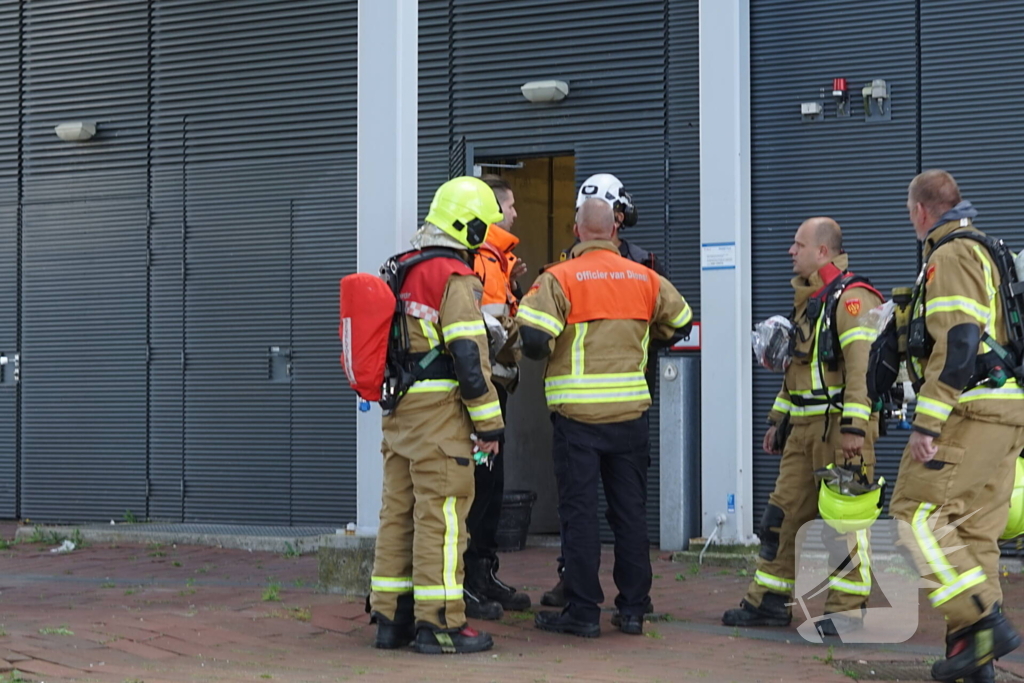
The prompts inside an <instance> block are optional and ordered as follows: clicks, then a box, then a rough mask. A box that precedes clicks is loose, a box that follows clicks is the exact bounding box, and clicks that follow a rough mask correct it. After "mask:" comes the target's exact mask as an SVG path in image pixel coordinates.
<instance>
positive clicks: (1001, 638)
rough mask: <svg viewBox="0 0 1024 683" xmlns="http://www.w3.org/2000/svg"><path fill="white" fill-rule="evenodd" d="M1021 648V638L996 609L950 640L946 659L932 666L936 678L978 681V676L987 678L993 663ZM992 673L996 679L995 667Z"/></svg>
mask: <svg viewBox="0 0 1024 683" xmlns="http://www.w3.org/2000/svg"><path fill="white" fill-rule="evenodd" d="M1018 647H1020V635H1018V633H1017V631H1016V630H1014V628H1013V626H1012V625H1011V624H1010V622H1009V621H1007V620H1006V617H1005V616H1003V613H1002V611H1001V610H1000V608H999V605H996V607H995V611H993V612H992V614H989V615H988V616H987V617H982V618H981V620H980V621H978V622H977V623H974V624H972V625H970V626H968V627H967V628H965V629H962V630H960V631H957V632H956V633H951V634H950V635H949V636H947V637H946V658H945V659H943V660H940V661H938V662H935V664H933V665H932V678H934V679H935V680H937V681H950V682H952V681H955V680H957V679H958V678H962V679H964V680H970V681H974V680H975V676H976V675H977V674H979V673H980V674H981V675H982V676H985V675H986V673H985V672H984V669H985V668H986V667H988V666H989V665H991V664H992V663H993V660H995V659H999V658H1000V657H1002V656H1004V655H1006V654H1009V653H1010V652H1013V651H1014V650H1016V649H1017V648H1018ZM992 673H993V676H994V674H995V669H994V667H993V671H992ZM980 680H982V681H984V680H985V679H984V678H981V679H980Z"/></svg>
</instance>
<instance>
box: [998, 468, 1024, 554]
mask: <svg viewBox="0 0 1024 683" xmlns="http://www.w3.org/2000/svg"><path fill="white" fill-rule="evenodd" d="M1021 534H1024V458H1017V473H1016V474H1015V475H1014V477H1013V493H1012V494H1010V517H1009V519H1007V520H1006V529H1005V530H1004V531H1003V533H1001V534H1000V535H999V538H1001V539H1002V540H1004V541H1006V540H1008V539H1011V538H1017V537H1018V536H1020V535H1021Z"/></svg>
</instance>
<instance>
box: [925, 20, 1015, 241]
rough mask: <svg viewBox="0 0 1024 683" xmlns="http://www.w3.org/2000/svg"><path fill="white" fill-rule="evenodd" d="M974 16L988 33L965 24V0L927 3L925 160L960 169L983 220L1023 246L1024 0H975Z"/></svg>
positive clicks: (987, 227)
mask: <svg viewBox="0 0 1024 683" xmlns="http://www.w3.org/2000/svg"><path fill="white" fill-rule="evenodd" d="M970 16H971V27H972V30H971V31H970V33H971V34H972V35H974V36H978V35H984V36H985V39H984V40H977V39H976V38H975V40H970V39H969V38H968V35H967V33H966V32H965V31H964V26H963V17H964V3H963V2H962V0H960V1H958V2H951V1H950V0H929V1H928V2H922V3H921V105H922V122H921V156H922V168H924V169H929V168H942V169H946V170H948V171H949V172H950V173H952V174H953V175H954V177H956V179H957V182H958V183H959V185H960V190H961V193H962V195H963V197H964V198H965V199H968V200H970V201H971V202H973V203H974V206H975V207H976V208H977V209H978V211H979V216H978V227H980V228H981V229H983V230H985V231H987V232H989V233H991V234H992V235H995V236H998V237H1002V238H1004V239H1006V240H1007V242H1008V243H1009V244H1010V245H1011V246H1012V247H1013V248H1014V250H1015V251H1019V250H1020V249H1021V248H1022V247H1024V224H1022V222H1021V219H1020V188H1021V186H1022V184H1024V168H1022V166H1021V163H1020V160H1021V158H1022V156H1024V136H1022V135H1021V134H1020V132H1021V122H1020V120H1021V117H1020V109H1021V107H1020V104H1021V102H1024V84H1022V82H1021V79H1020V74H1021V72H1022V69H1024V52H1022V48H1024V33H1022V32H1021V31H1022V29H1024V2H1021V1H1020V0H1015V1H1014V2H994V1H993V0H985V1H983V2H972V3H971V7H970ZM982 101H983V102H982Z"/></svg>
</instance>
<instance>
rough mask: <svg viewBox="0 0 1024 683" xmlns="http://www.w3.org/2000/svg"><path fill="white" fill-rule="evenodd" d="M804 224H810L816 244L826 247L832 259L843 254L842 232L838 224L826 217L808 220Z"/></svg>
mask: <svg viewBox="0 0 1024 683" xmlns="http://www.w3.org/2000/svg"><path fill="white" fill-rule="evenodd" d="M804 222H805V223H808V224H810V226H811V228H812V229H813V230H814V234H815V237H816V238H817V240H818V244H823V245H825V246H826V247H828V250H829V253H830V256H831V257H832V258H835V257H836V256H838V255H839V254H841V253H843V230H842V228H840V227H839V224H838V223H836V222H835V221H834V220H832V219H831V218H828V217H827V216H818V217H815V218H808V219H807V220H806V221H804Z"/></svg>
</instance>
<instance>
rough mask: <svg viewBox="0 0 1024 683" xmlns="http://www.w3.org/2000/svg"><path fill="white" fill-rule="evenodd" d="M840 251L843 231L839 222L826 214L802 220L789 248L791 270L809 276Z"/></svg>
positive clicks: (841, 251)
mask: <svg viewBox="0 0 1024 683" xmlns="http://www.w3.org/2000/svg"><path fill="white" fill-rule="evenodd" d="M842 253H843V231H842V229H841V228H840V227H839V223H836V222H835V221H834V220H832V219H831V218H828V217H826V216H817V217H815V218H808V219H807V220H806V221H804V222H803V223H802V224H801V225H800V228H799V229H798V230H797V231H796V236H794V237H793V246H791V247H790V248H789V255H790V257H791V258H792V259H793V272H794V273H796V274H797V275H799V276H800V277H803V278H809V277H810V276H811V275H812V274H813V273H815V272H816V271H818V270H819V269H821V268H822V267H823V266H825V265H827V264H829V263H831V262H832V260H833V259H835V257H836V256H839V254H842Z"/></svg>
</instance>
